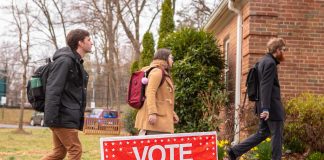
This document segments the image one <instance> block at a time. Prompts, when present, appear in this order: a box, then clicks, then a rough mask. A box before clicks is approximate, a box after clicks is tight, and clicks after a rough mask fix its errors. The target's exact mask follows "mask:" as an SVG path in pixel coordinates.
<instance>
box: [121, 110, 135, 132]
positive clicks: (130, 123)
mask: <svg viewBox="0 0 324 160" xmlns="http://www.w3.org/2000/svg"><path fill="white" fill-rule="evenodd" d="M136 114H137V110H135V109H131V110H129V111H128V112H127V113H126V115H125V119H124V125H125V129H126V131H127V132H128V133H130V134H131V135H137V134H138V130H137V129H136V128H134V126H135V118H136Z"/></svg>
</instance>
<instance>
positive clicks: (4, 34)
mask: <svg viewBox="0 0 324 160" xmlns="http://www.w3.org/2000/svg"><path fill="white" fill-rule="evenodd" d="M17 1H20V0H17ZM28 1H32V0H28ZM190 2H191V0H176V12H177V11H179V10H181V9H182V8H183V7H184V6H187V5H188V4H190ZM206 2H207V4H208V5H210V6H212V5H213V4H214V3H215V0H206ZM10 3H11V0H0V7H1V8H2V7H3V6H8V5H10ZM212 8H214V7H212ZM7 12H8V11H7ZM145 14H147V13H145ZM145 14H143V15H145ZM148 15H149V14H148ZM150 17H152V16H151V15H149V16H148V18H146V17H145V18H142V19H141V23H140V25H141V27H140V35H141V36H142V35H143V34H144V32H145V31H146V29H147V28H148V26H149V23H150V21H151V18H150ZM174 20H175V22H176V21H177V20H178V17H177V16H175V18H174ZM9 21H13V18H12V15H11V14H10V13H6V11H5V10H3V9H0V34H1V39H0V43H3V42H4V41H14V43H15V42H16V41H17V40H15V38H13V35H14V33H12V30H15V26H13V25H10V23H9ZM154 22H155V23H154V24H153V26H152V28H151V30H150V31H151V32H152V33H153V35H154V38H155V41H157V39H158V28H159V19H156V20H155V21H154ZM10 31H11V32H10ZM8 34H10V35H8ZM33 36H34V38H35V37H37V36H38V35H35V34H34V35H33ZM58 36H59V37H60V36H61V39H63V38H62V36H63V33H62V35H58ZM38 37H44V35H39V36H38ZM38 37H37V38H38ZM127 41H129V40H128V39H127V37H126V36H125V37H124V39H122V40H121V42H120V44H121V45H122V44H123V43H127ZM63 43H64V42H63V41H62V40H60V39H59V45H60V44H61V45H60V46H62V45H64V44H63ZM51 47H52V46H50V47H45V46H44V47H42V49H39V47H36V48H37V49H35V48H32V50H33V52H35V50H36V52H40V53H44V51H47V52H48V50H49V49H50V48H51Z"/></svg>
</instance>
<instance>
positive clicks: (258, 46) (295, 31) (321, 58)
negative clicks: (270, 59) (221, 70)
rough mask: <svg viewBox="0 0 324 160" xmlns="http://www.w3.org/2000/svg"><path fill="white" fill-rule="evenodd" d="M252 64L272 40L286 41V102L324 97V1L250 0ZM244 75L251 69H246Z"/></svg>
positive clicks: (282, 72)
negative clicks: (301, 96)
mask: <svg viewBox="0 0 324 160" xmlns="http://www.w3.org/2000/svg"><path fill="white" fill-rule="evenodd" d="M248 5H249V6H250V14H249V17H248V18H247V19H248V20H249V26H250V29H249V30H246V31H248V32H249V33H246V36H244V37H248V39H249V41H250V46H249V52H248V54H249V56H247V57H244V59H243V62H245V61H248V63H249V65H250V66H251V65H253V64H254V63H255V62H256V60H257V58H258V57H259V56H262V55H263V54H264V52H265V51H264V46H265V45H266V43H267V41H268V40H269V38H271V37H282V38H284V39H285V40H286V43H287V44H286V45H287V47H288V52H286V54H285V58H286V61H284V62H283V63H282V64H280V65H279V80H280V84H281V90H282V96H283V98H284V99H289V98H291V97H295V96H297V95H299V94H300V93H302V92H311V93H315V94H324V68H323V66H324V1H323V0H300V1H293V0H250V1H249V3H248ZM242 71H243V74H246V72H247V67H244V66H243V70H242Z"/></svg>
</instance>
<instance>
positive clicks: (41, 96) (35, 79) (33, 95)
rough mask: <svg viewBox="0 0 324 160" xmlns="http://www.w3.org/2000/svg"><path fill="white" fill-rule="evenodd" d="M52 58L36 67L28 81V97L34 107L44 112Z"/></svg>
mask: <svg viewBox="0 0 324 160" xmlns="http://www.w3.org/2000/svg"><path fill="white" fill-rule="evenodd" d="M50 64H51V60H50V59H49V58H48V59H47V64H45V65H43V66H40V67H39V68H37V69H36V71H35V72H34V74H33V75H32V77H31V79H30V80H28V83H27V98H28V102H29V103H30V104H31V106H32V108H33V109H35V110H36V111H39V112H44V107H45V91H46V81H47V78H48V74H49V68H50Z"/></svg>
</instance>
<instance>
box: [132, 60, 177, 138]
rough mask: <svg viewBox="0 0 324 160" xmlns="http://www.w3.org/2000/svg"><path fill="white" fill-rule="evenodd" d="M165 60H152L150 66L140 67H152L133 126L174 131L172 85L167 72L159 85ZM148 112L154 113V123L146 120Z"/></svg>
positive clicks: (174, 114) (165, 63)
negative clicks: (143, 99) (143, 98)
mask: <svg viewBox="0 0 324 160" xmlns="http://www.w3.org/2000/svg"><path fill="white" fill-rule="evenodd" d="M166 66H167V62H166V61H163V60H154V61H153V62H152V63H151V64H150V66H148V67H144V68H142V70H147V69H149V68H150V67H158V68H154V69H153V70H152V71H151V72H150V73H149V75H148V84H147V86H146V89H145V96H146V100H145V101H144V104H143V106H142V108H141V109H139V110H138V112H137V115H136V120H135V128H137V129H139V130H141V129H143V130H150V131H159V132H169V133H174V119H173V117H174V116H177V115H176V113H175V112H174V86H173V82H172V80H171V78H170V75H169V73H167V72H166V71H164V70H163V72H164V73H165V80H164V82H163V83H162V85H161V86H160V83H161V80H162V70H161V69H159V68H165V67H166ZM150 114H156V117H157V120H156V123H155V124H154V125H151V124H150V123H149V122H148V117H149V115H150Z"/></svg>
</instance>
